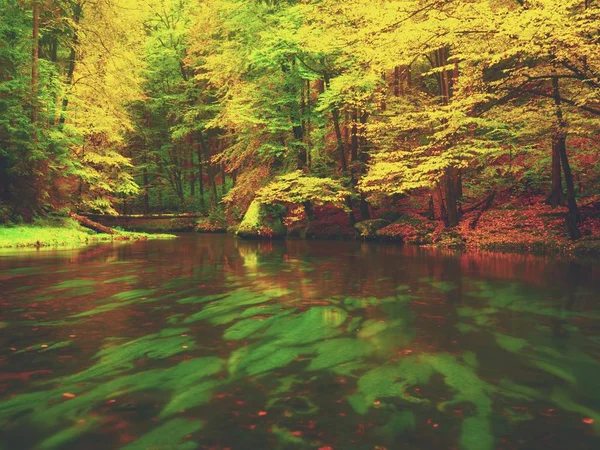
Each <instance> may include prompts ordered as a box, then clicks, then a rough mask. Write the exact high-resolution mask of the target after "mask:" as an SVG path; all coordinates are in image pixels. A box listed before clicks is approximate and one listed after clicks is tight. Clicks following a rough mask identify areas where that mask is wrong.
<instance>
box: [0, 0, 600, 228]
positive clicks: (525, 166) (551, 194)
mask: <svg viewBox="0 0 600 450" xmlns="http://www.w3.org/2000/svg"><path fill="white" fill-rule="evenodd" d="M599 146H600V6H599V5H598V2H594V1H592V0H577V1H575V0H564V1H561V2H556V1H554V0H531V1H530V0H483V1H481V0H473V1H468V0H454V1H453V0H446V1H443V0H415V1H404V0H402V1H400V0H387V1H386V0H347V1H343V2H340V1H337V0H297V1H294V0H289V1H282V0H279V1H278V0H265V1H259V0H33V1H31V0H0V221H3V222H11V221H12V222H14V221H22V220H24V221H29V220H31V219H32V218H33V217H35V216H40V215H44V214H48V213H50V212H57V211H58V212H60V211H66V210H71V211H76V212H79V213H93V212H95V213H102V214H117V213H120V214H132V213H137V214H147V213H155V212H194V213H202V214H204V215H207V216H208V217H210V218H211V219H212V220H214V221H216V222H220V223H236V222H239V221H240V220H241V219H242V217H243V216H244V214H247V211H248V208H249V207H250V205H251V204H252V202H253V201H255V203H254V204H255V205H276V206H277V205H279V206H277V207H281V205H283V206H285V207H286V212H285V214H286V221H287V222H286V223H287V224H290V223H293V222H294V221H295V220H300V218H301V216H302V217H308V219H311V218H312V217H313V216H314V214H315V208H316V207H319V206H320V205H323V204H332V205H334V206H335V207H337V208H339V209H340V210H342V211H344V213H345V214H347V215H348V220H349V221H350V222H351V223H353V222H354V221H361V220H366V219H370V218H374V217H375V216H377V217H379V214H378V213H377V211H387V210H391V209H401V210H406V211H408V210H412V211H416V212H418V213H419V214H421V215H422V216H426V217H429V219H435V220H438V221H440V223H443V225H444V226H445V227H454V226H456V225H457V224H459V222H460V221H461V218H462V217H463V216H464V214H466V213H467V212H469V211H473V210H475V209H477V208H480V209H483V208H485V207H489V206H490V205H491V203H492V202H501V203H503V204H513V205H516V204H518V206H519V207H526V208H531V209H535V208H537V207H538V206H539V204H547V205H549V207H558V208H561V209H559V211H564V217H566V219H567V220H566V227H565V229H566V230H567V232H568V234H569V236H570V237H571V238H578V237H579V236H580V235H581V229H580V225H581V223H582V212H581V211H582V209H585V208H591V207H594V206H598V200H599V194H600V183H599V182H598V180H599V176H600V159H599V157H598V154H599V152H598V147H599ZM255 208H258V206H255ZM271 208H274V207H273V206H271ZM250 209H252V208H250ZM248 212H250V211H248ZM256 213H257V214H258V212H256ZM477 218H478V216H476V217H475V218H474V219H472V220H474V221H475V223H476V219H477Z"/></svg>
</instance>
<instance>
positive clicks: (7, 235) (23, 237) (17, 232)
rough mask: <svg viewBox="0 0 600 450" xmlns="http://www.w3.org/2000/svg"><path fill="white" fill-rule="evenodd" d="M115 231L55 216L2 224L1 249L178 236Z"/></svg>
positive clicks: (68, 245)
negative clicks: (47, 218)
mask: <svg viewBox="0 0 600 450" xmlns="http://www.w3.org/2000/svg"><path fill="white" fill-rule="evenodd" d="M112 231H113V233H111V234H109V233H99V232H95V231H93V230H91V229H89V228H85V227H83V226H81V225H79V224H78V223H77V222H76V221H74V220H72V219H70V218H54V219H49V220H44V221H40V222H38V223H34V224H17V225H0V250H18V249H38V250H39V249H67V248H79V247H85V246H88V245H94V244H101V243H112V242H126V241H144V240H149V239H174V238H176V236H174V235H172V234H149V233H136V232H129V231H120V230H112Z"/></svg>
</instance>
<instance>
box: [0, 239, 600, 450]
mask: <svg viewBox="0 0 600 450" xmlns="http://www.w3.org/2000/svg"><path fill="white" fill-rule="evenodd" d="M599 275H600V269H599V268H598V266H594V265H588V264H584V263H578V262H566V261H552V260H545V259H540V258H535V257H529V256H506V255H497V254H467V255H464V254H455V253H451V252H440V251H437V252H434V251H427V250H422V249H417V248H414V247H400V246H397V245H378V244H364V243H359V242H305V241H289V242H246V241H237V240H235V239H233V238H231V237H228V236H218V235H183V236H181V237H180V238H179V239H177V240H175V241H149V242H140V243H133V244H130V245H119V246H111V245H104V246H97V247H90V248H87V249H84V250H77V251H60V252H52V251H51V252H17V253H14V252H13V253H10V254H2V255H0V306H1V315H0V327H1V328H0V330H1V334H0V448H2V449H4V450H7V449H19V450H22V449H30V448H31V449H34V448H39V449H54V448H56V449H86V450H94V449H113V448H114V449H117V448H124V449H128V450H131V449H184V450H185V449H194V448H199V449H226V448H230V449H264V448H273V449H296V448H297V449H304V448H306V449H312V448H314V449H322V450H325V449H413V450H414V449H465V450H488V449H527V450H530V449H596V448H600V438H599V435H600V387H599V384H600V326H599V324H600V320H599V318H600V300H599V296H598V292H599V288H600V278H599Z"/></svg>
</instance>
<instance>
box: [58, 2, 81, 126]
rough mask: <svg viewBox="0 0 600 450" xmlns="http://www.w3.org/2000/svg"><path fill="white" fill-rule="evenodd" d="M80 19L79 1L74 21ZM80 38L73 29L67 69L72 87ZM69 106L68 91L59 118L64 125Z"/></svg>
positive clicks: (76, 23)
mask: <svg viewBox="0 0 600 450" xmlns="http://www.w3.org/2000/svg"><path fill="white" fill-rule="evenodd" d="M80 19H81V5H80V4H79V3H75V5H74V11H73V22H75V25H76V26H77V25H78V24H79V20H80ZM78 40H79V38H78V36H77V30H73V42H71V51H70V54H69V69H68V71H67V81H66V84H67V87H71V85H72V84H73V74H74V73H75V59H76V56H77V53H76V51H75V46H76V45H77V43H78ZM68 106H69V96H68V94H67V93H66V94H65V96H64V97H63V101H62V106H61V111H60V117H59V118H58V123H59V124H60V125H63V124H64V123H65V120H66V114H67V108H68Z"/></svg>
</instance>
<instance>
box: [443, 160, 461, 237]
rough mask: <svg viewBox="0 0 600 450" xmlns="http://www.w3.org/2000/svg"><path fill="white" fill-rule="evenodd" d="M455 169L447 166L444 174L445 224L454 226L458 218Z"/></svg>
mask: <svg viewBox="0 0 600 450" xmlns="http://www.w3.org/2000/svg"><path fill="white" fill-rule="evenodd" d="M457 172H458V171H457V169H456V168H454V167H449V168H448V169H446V173H445V174H444V193H445V197H446V205H445V206H446V219H447V220H446V225H447V226H448V227H455V226H456V225H458V221H459V220H460V217H459V214H458V196H457V192H456V176H457Z"/></svg>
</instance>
